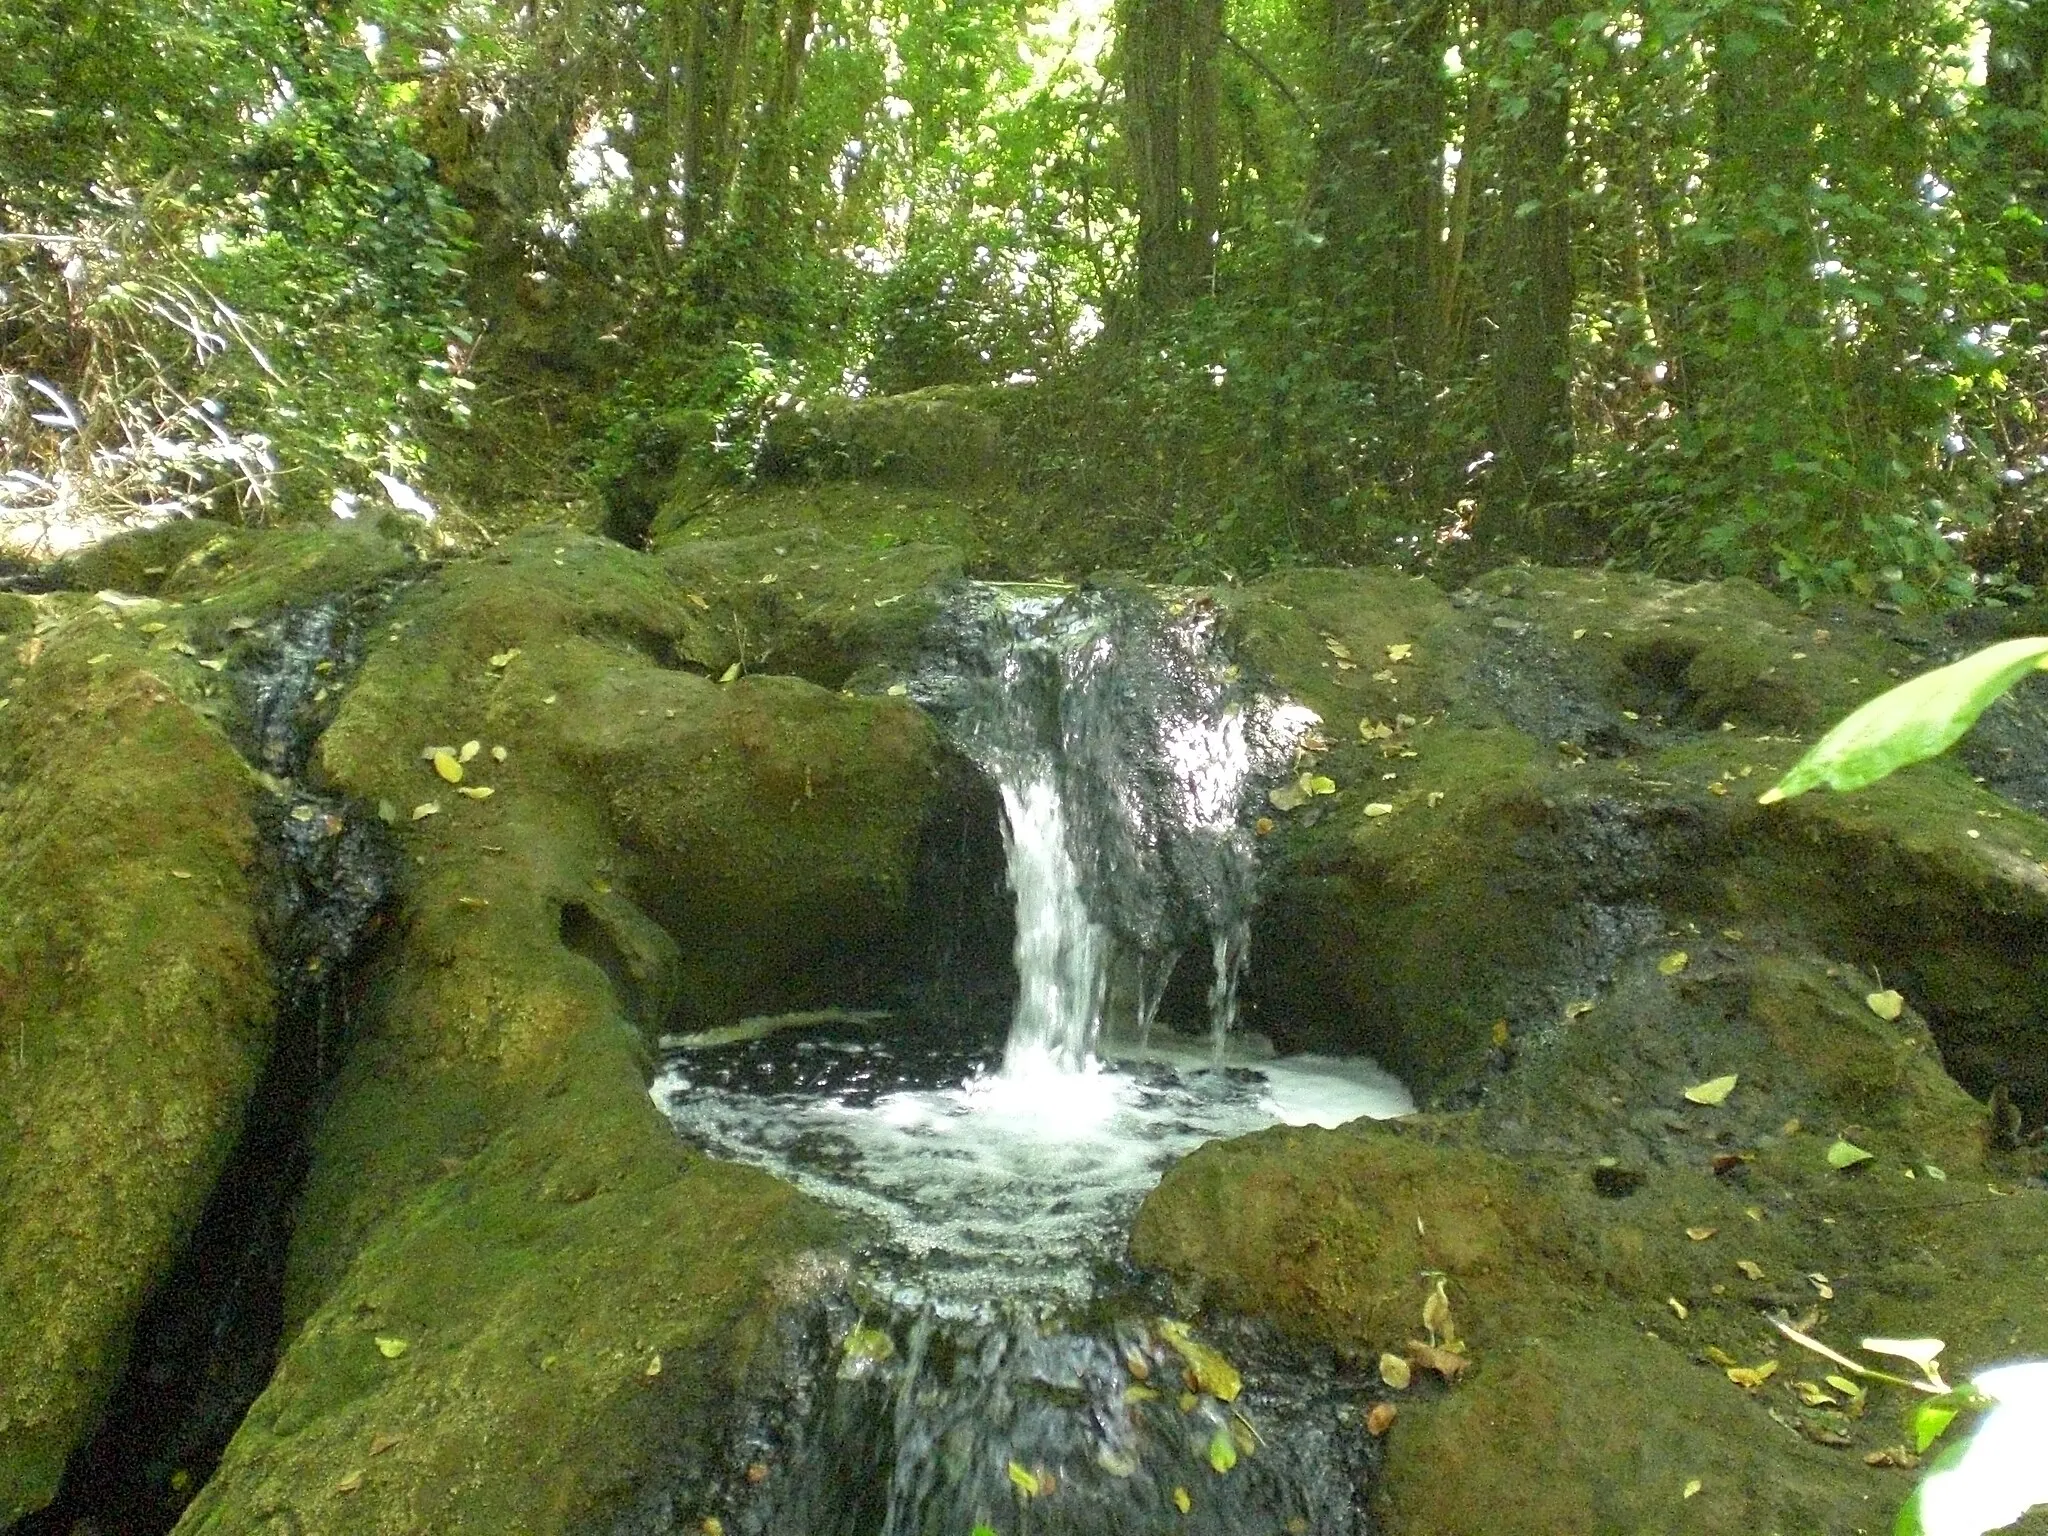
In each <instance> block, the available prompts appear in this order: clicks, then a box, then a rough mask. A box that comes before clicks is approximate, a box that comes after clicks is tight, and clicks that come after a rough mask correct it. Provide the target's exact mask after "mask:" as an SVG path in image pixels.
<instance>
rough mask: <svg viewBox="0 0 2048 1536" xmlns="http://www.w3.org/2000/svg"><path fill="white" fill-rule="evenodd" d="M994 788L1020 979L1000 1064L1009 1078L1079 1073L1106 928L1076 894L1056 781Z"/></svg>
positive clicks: (1098, 989)
mask: <svg viewBox="0 0 2048 1536" xmlns="http://www.w3.org/2000/svg"><path fill="white" fill-rule="evenodd" d="M999 787H1000V789H1001V791H1002V797H1003V852H1004V855H1005V857H1006V859H1007V861H1008V864H1009V879H1010V889H1011V890H1012V891H1014V892H1015V893H1016V895H1017V979H1018V985H1019V991H1018V997H1017V1012H1016V1019H1015V1022H1014V1023H1013V1024H1012V1025H1011V1029H1010V1040H1009V1045H1008V1047H1007V1048H1006V1049H1005V1051H1004V1053H1003V1070H1004V1071H1005V1072H1007V1073H1009V1074H1010V1075H1011V1076H1013V1077H1028V1076H1033V1075H1036V1074H1039V1073H1044V1072H1080V1071H1083V1070H1085V1069H1086V1067H1087V1065H1088V1062H1089V1054H1090V1048H1091V1046H1092V1044H1093V1042H1094V1039H1095V1035H1096V1030H1097V1028H1098V1026H1099V1021H1100V1020H1101V1017H1102V999H1103V993H1104V990H1105V984H1106V982H1107V979H1108V973H1107V969H1106V966H1105V960H1106V958H1107V955H1108V951H1109V935H1108V934H1107V933H1106V932H1105V931H1104V929H1103V927H1102V925H1101V924H1100V923H1098V922H1096V921H1095V919H1094V918H1093V917H1091V916H1090V915H1089V913H1088V907H1087V904H1086V903H1085V902H1084V901H1083V900H1082V899H1081V872H1080V869H1079V868H1078V867H1077V866H1076V865H1075V863H1074V858H1073V855H1072V854H1071V853H1070V852H1069V851H1068V849H1067V817H1066V810H1065V807H1064V806H1063V805H1062V804H1061V803H1060V792H1059V788H1058V786H1057V785H1056V784H1055V783H1054V782H1053V780H1052V778H1051V777H1050V776H1045V775H1041V776H1039V777H1036V778H1032V779H1030V780H1027V781H1026V782H1025V783H1023V784H1021V785H1019V784H1003V785H1001V786H999Z"/></svg>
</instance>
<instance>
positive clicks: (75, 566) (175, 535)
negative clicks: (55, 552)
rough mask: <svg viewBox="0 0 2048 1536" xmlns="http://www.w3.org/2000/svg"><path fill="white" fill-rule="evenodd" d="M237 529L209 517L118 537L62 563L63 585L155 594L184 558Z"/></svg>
mask: <svg viewBox="0 0 2048 1536" xmlns="http://www.w3.org/2000/svg"><path fill="white" fill-rule="evenodd" d="M236 534H237V530H236V529H235V528H234V527H233V526H232V525H230V524H228V523H223V522H218V521H216V520H215V519H213V518H210V517H189V518H188V517H174V518H172V519H171V520H170V521H168V522H163V523H158V524H157V525H156V526H155V527H153V528H137V529H134V530H132V531H131V532H128V533H117V534H115V535H114V536H113V537H112V538H110V539H103V540H101V541H100V542H99V543H97V544H94V545H90V546H89V547H87V548H85V549H82V550H80V551H79V552H78V553H77V554H75V555H72V556H71V557H70V558H68V559H66V560H64V561H63V562H61V563H60V564H59V566H58V572H57V573H58V575H59V576H60V577H61V578H62V581H63V584H64V585H65V586H67V587H70V588H73V589H74V590H76V591H80V592H109V591H111V592H134V593H142V594H150V595H153V594H154V593H156V592H157V591H158V590H160V589H161V588H162V586H163V584H164V582H165V581H166V580H167V579H168V578H169V577H170V574H171V572H172V571H174V570H176V569H177V568H178V566H179V564H180V563H181V562H182V561H183V560H184V559H185V557H186V556H188V555H190V554H192V553H193V552H194V551H196V550H200V549H203V548H205V547H206V546H207V545H208V544H211V543H212V542H213V541H214V540H216V539H223V538H225V539H233V538H235V537H236Z"/></svg>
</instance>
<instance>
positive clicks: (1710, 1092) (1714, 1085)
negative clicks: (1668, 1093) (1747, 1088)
mask: <svg viewBox="0 0 2048 1536" xmlns="http://www.w3.org/2000/svg"><path fill="white" fill-rule="evenodd" d="M1737 1075H1738V1074H1736V1073H1734V1072H1730V1073H1729V1074H1728V1075H1727V1076H1726V1077H1710V1078H1708V1079H1707V1080H1706V1081H1705V1082H1704V1083H1694V1084H1693V1085H1692V1086H1691V1087H1690V1088H1688V1089H1686V1090H1685V1097H1686V1099H1687V1101H1688V1102H1690V1103H1693V1104H1705V1105H1708V1106H1710V1107H1711V1106H1712V1105H1715V1104H1721V1103H1725V1102H1726V1101H1727V1098H1728V1095H1729V1094H1731V1093H1733V1092H1734V1091H1735V1082H1736V1078H1737Z"/></svg>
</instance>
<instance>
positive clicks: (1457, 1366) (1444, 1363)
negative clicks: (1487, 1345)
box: [1408, 1339, 1472, 1381]
mask: <svg viewBox="0 0 2048 1536" xmlns="http://www.w3.org/2000/svg"><path fill="white" fill-rule="evenodd" d="M1408 1358H1409V1360H1410V1361H1411V1362H1413V1363H1414V1364H1416V1365H1419V1366H1421V1367H1422V1368H1423V1369H1424V1370H1429V1371H1435V1372H1436V1373H1437V1375H1439V1376H1441V1377H1443V1379H1444V1380H1445V1381H1456V1380H1457V1379H1458V1378H1459V1377H1460V1376H1462V1375H1464V1374H1465V1373H1466V1372H1467V1371H1469V1370H1470V1369H1471V1368H1472V1362H1471V1361H1470V1360H1467V1359H1466V1358H1465V1357H1464V1356H1463V1355H1461V1354H1459V1353H1458V1352H1457V1351H1456V1350H1453V1349H1444V1348H1442V1347H1441V1346H1439V1345H1435V1344H1425V1343H1424V1342H1423V1341H1422V1340H1420V1339H1410V1340H1409V1341H1408Z"/></svg>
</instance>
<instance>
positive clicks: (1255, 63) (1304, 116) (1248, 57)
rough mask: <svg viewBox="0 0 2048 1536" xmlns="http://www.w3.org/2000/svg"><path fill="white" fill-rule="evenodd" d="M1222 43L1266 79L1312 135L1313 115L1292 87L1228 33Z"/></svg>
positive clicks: (1313, 128) (1314, 122) (1313, 126)
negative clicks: (1299, 115)
mask: <svg viewBox="0 0 2048 1536" xmlns="http://www.w3.org/2000/svg"><path fill="white" fill-rule="evenodd" d="M1223 41H1224V42H1226V43H1228V44H1230V46H1231V47H1233V48H1235V49H1236V50H1237V52H1238V54H1239V56H1240V57H1241V58H1243V59H1244V61H1245V62H1246V63H1247V64H1249V65H1251V67H1252V68H1253V69H1256V70H1257V71H1258V72H1259V73H1260V74H1261V75H1264V76H1265V77H1266V79H1267V81H1268V82H1270V83H1271V85H1272V87H1273V89H1274V90H1276V91H1278V92H1279V93H1280V94H1281V95H1282V96H1284V97H1286V98H1287V105H1289V106H1290V107H1292V108H1294V110H1295V111H1296V112H1298V113H1300V114H1301V120H1302V122H1304V123H1306V124H1307V125H1308V129H1309V132H1311V133H1314V132H1315V131H1316V120H1315V116H1314V114H1313V113H1311V112H1310V111H1309V109H1308V108H1307V107H1305V106H1303V105H1302V104H1301V98H1300V97H1299V96H1297V95H1295V94H1294V87H1293V86H1291V85H1289V84H1288V83H1287V82H1286V81H1285V80H1282V79H1281V78H1280V77H1279V75H1277V74H1275V73H1274V71H1273V68H1272V66H1271V65H1269V64H1268V63H1267V62H1266V61H1265V60H1264V59H1262V58H1260V57H1259V56H1258V55H1257V54H1256V53H1253V52H1252V51H1251V49H1249V48H1247V47H1245V45H1244V44H1243V43H1240V42H1239V41H1238V40H1237V39H1236V38H1234V37H1232V36H1231V35H1230V34H1229V33H1228V32H1225V33H1223Z"/></svg>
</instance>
